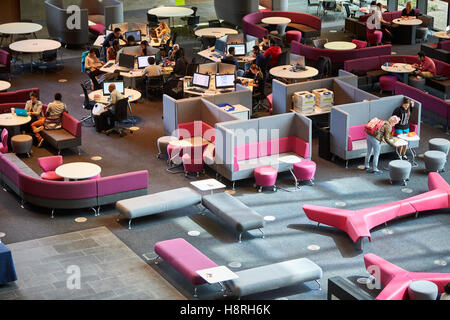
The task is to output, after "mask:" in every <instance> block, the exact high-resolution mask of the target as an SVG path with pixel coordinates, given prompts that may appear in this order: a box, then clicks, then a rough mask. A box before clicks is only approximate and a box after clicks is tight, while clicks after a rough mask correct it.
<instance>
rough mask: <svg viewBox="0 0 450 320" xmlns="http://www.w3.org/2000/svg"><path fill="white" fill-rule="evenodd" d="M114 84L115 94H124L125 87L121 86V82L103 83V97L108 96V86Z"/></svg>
mask: <svg viewBox="0 0 450 320" xmlns="http://www.w3.org/2000/svg"><path fill="white" fill-rule="evenodd" d="M110 84H115V85H116V90H117V92H120V93H121V94H125V87H124V85H123V81H112V82H106V81H105V82H103V95H104V96H109V95H110V93H109V85H110Z"/></svg>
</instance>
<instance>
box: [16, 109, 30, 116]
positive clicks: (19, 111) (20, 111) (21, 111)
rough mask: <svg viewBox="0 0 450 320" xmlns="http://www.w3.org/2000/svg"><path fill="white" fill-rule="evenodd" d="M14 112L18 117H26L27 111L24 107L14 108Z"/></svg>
mask: <svg viewBox="0 0 450 320" xmlns="http://www.w3.org/2000/svg"><path fill="white" fill-rule="evenodd" d="M14 113H15V114H16V116H19V117H28V112H27V110H25V109H17V108H15V109H14Z"/></svg>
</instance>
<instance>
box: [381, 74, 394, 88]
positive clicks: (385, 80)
mask: <svg viewBox="0 0 450 320" xmlns="http://www.w3.org/2000/svg"><path fill="white" fill-rule="evenodd" d="M396 82H397V77H396V76H381V77H380V90H381V91H391V92H394V90H395V83H396Z"/></svg>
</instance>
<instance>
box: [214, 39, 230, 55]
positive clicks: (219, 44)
mask: <svg viewBox="0 0 450 320" xmlns="http://www.w3.org/2000/svg"><path fill="white" fill-rule="evenodd" d="M226 46H227V43H226V42H225V41H223V40H220V39H217V40H216V43H215V44H214V51H215V52H217V53H218V55H215V56H216V57H217V58H220V57H221V56H222V55H224V54H226V52H225V49H226Z"/></svg>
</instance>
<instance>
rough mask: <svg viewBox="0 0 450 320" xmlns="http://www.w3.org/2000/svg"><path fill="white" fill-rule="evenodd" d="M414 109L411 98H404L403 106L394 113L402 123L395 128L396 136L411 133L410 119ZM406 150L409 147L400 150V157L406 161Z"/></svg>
mask: <svg viewBox="0 0 450 320" xmlns="http://www.w3.org/2000/svg"><path fill="white" fill-rule="evenodd" d="M413 109H414V103H413V102H412V101H411V100H410V99H409V98H407V97H404V98H403V103H402V105H401V106H400V107H397V108H395V110H394V112H392V115H393V116H397V117H399V119H400V121H399V122H398V123H397V124H396V125H395V127H394V130H395V134H396V135H399V134H404V133H409V119H410V117H411V112H412V111H413ZM406 149H407V146H402V147H399V148H398V150H399V154H400V157H401V158H403V159H404V160H407V157H406Z"/></svg>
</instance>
